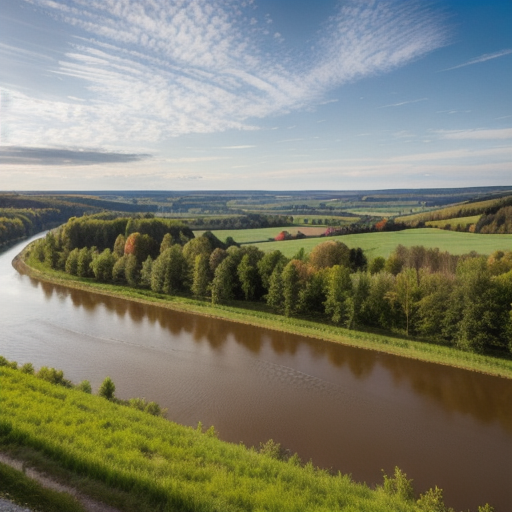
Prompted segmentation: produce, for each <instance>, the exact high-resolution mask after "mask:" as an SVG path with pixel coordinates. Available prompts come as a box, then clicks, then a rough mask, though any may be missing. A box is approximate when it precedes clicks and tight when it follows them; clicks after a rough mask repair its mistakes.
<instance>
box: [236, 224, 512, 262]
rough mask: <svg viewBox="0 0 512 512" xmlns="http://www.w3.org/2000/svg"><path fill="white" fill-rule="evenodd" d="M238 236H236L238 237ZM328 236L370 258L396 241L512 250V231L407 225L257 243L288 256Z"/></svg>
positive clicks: (453, 249)
mask: <svg viewBox="0 0 512 512" xmlns="http://www.w3.org/2000/svg"><path fill="white" fill-rule="evenodd" d="M235 240H236V239H235ZM326 240H338V241H340V242H343V243H344V244H346V245H347V246H348V247H350V248H357V247H361V249H363V250H364V251H365V254H366V256H367V258H368V259H372V258H375V257H377V256H383V257H384V258H387V257H388V256H389V255H390V254H391V253H392V252H393V250H394V249H395V248H396V246H397V245H399V244H402V245H405V246H406V247H412V246H415V245H423V246H424V247H427V248H428V247H432V248H434V247H438V248H439V250H440V251H448V252H450V253H451V254H467V253H469V252H471V251H476V252H477V253H479V254H491V253H492V252H494V251H496V250H498V249H501V250H507V251H510V250H512V235H481V234H476V233H459V232H455V231H443V230H440V229H435V228H422V229H406V230H404V231H394V232H381V233H361V234H357V235H344V236H337V237H329V238H327V237H326V238H308V239H304V240H288V241H284V242H266V243H255V244H254V245H256V246H258V247H259V248H260V249H262V250H263V251H265V252H270V251H274V250H276V249H279V250H280V251H281V252H282V253H283V254H284V255H285V256H287V257H289V258H290V257H292V256H293V255H294V254H296V253H297V251H298V250H299V249H300V248H301V247H304V250H305V251H306V252H311V250H312V249H313V248H314V247H315V246H316V245H318V244H319V243H322V242H325V241H326Z"/></svg>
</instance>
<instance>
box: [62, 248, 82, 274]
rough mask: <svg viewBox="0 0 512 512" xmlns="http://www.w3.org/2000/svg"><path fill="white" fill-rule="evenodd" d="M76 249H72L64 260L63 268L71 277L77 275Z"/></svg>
mask: <svg viewBox="0 0 512 512" xmlns="http://www.w3.org/2000/svg"><path fill="white" fill-rule="evenodd" d="M78 253H79V250H78V249H73V250H72V251H71V252H70V253H69V254H68V258H67V260H66V264H65V266H64V269H65V270H66V272H67V273H68V274H71V275H72V276H76V275H78Z"/></svg>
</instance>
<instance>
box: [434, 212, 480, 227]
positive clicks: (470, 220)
mask: <svg viewBox="0 0 512 512" xmlns="http://www.w3.org/2000/svg"><path fill="white" fill-rule="evenodd" d="M480 217H481V215H473V216H472V217H454V218H452V219H444V220H429V221H428V222H425V224H426V225H427V226H428V227H430V228H444V227H445V226H446V225H448V224H450V226H451V227H452V228H455V227H456V226H457V225H459V224H460V225H461V226H466V225H467V224H476V223H477V222H478V220H479V219H480Z"/></svg>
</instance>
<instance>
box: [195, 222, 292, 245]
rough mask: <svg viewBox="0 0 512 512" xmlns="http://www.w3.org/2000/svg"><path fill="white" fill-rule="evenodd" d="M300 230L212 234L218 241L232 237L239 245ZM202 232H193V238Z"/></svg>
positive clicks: (227, 230)
mask: <svg viewBox="0 0 512 512" xmlns="http://www.w3.org/2000/svg"><path fill="white" fill-rule="evenodd" d="M299 230H300V226H288V227H284V228H282V227H281V228H280V227H276V228H255V229H216V230H212V233H213V234H214V235H215V236H216V237H217V238H218V239H219V240H222V241H224V240H226V238H227V237H228V236H230V237H232V238H233V240H235V242H238V243H239V244H246V243H250V242H266V241H267V240H268V239H269V238H275V237H276V236H277V235H278V234H279V233H281V231H288V232H289V233H296V232H297V231H299ZM203 233H204V230H201V231H199V230H194V234H195V236H201V235H202V234H203Z"/></svg>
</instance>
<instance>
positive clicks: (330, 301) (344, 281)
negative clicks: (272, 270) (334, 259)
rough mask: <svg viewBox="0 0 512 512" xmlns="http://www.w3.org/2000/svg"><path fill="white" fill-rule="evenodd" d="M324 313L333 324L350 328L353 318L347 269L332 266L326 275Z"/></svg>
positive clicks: (352, 303) (352, 304)
mask: <svg viewBox="0 0 512 512" xmlns="http://www.w3.org/2000/svg"><path fill="white" fill-rule="evenodd" d="M326 295H327V299H326V301H325V313H326V314H327V315H329V316H330V318H331V320H332V321H333V322H334V323H335V324H341V325H343V326H345V327H350V324H351V323H352V321H353V317H354V302H353V300H352V281H351V279H350V270H349V269H348V268H347V267H342V266H340V265H334V267H332V268H331V269H330V271H329V273H328V275H327V293H326Z"/></svg>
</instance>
